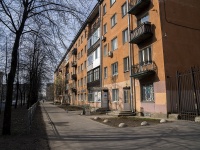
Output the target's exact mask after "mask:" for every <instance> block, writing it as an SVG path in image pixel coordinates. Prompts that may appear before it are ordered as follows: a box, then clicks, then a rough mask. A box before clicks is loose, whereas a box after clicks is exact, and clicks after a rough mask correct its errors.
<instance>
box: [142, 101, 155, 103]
mask: <svg viewBox="0 0 200 150" xmlns="http://www.w3.org/2000/svg"><path fill="white" fill-rule="evenodd" d="M141 103H155V101H141Z"/></svg>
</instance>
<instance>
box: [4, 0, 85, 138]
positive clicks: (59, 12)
mask: <svg viewBox="0 0 200 150" xmlns="http://www.w3.org/2000/svg"><path fill="white" fill-rule="evenodd" d="M76 6H77V5H73V3H71V2H70V1H68V0H46V1H44V0H20V1H19V0H1V1H0V27H2V28H6V30H8V31H10V32H11V33H13V35H14V41H13V43H10V44H12V45H13V46H12V56H11V65H10V71H9V73H8V80H7V94H6V104H5V113H4V121H3V130H2V134H3V135H9V134H11V132H10V127H11V104H12V93H13V82H14V79H15V74H16V69H17V64H18V59H17V53H18V49H19V45H20V40H21V37H22V36H23V35H24V34H27V33H30V32H32V33H37V31H36V30H35V27H37V26H38V25H43V26H46V27H51V29H52V34H54V37H55V38H56V37H58V36H56V35H59V37H62V35H63V32H61V29H63V28H62V27H64V26H66V25H68V21H70V20H71V19H74V18H76V19H77V20H78V22H79V23H82V18H84V16H83V14H84V12H82V11H81V9H78V8H77V7H76ZM82 10H84V9H82ZM56 42H57V41H56Z"/></svg>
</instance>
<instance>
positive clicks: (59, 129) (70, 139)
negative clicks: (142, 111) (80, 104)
mask: <svg viewBox="0 0 200 150" xmlns="http://www.w3.org/2000/svg"><path fill="white" fill-rule="evenodd" d="M42 107H43V109H42V112H43V117H44V121H45V123H46V131H47V134H48V139H49V144H50V148H51V150H110V149H111V150H112V149H113V150H129V149H130V150H133V149H134V150H160V149H162V150H190V149H192V150H199V149H200V123H195V122H191V121H175V122H173V123H167V124H159V125H154V126H145V127H135V128H134V127H126V128H114V127H110V126H107V125H104V124H101V123H98V122H95V121H92V120H91V119H90V117H88V116H80V115H78V113H77V112H68V113H66V112H65V111H64V110H62V109H60V108H58V107H56V106H54V105H51V104H50V103H48V102H45V103H44V104H42ZM91 117H93V116H91Z"/></svg>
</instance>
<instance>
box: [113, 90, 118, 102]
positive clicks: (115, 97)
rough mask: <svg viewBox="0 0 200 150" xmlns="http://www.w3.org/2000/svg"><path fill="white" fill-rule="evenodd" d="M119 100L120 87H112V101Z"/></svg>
mask: <svg viewBox="0 0 200 150" xmlns="http://www.w3.org/2000/svg"><path fill="white" fill-rule="evenodd" d="M118 100H119V90H118V89H112V101H114V102H115V101H118Z"/></svg>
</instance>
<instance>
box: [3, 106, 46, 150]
mask: <svg viewBox="0 0 200 150" xmlns="http://www.w3.org/2000/svg"><path fill="white" fill-rule="evenodd" d="M0 119H1V120H0V124H1V125H0V127H1V129H0V149H1V150H7V149H20V150H27V149H28V150H49V149H50V148H49V144H48V138H47V133H46V129H45V123H44V121H43V117H42V111H41V107H40V105H39V106H38V107H37V109H36V111H35V115H34V117H33V124H32V127H31V132H30V133H29V134H28V133H27V109H26V108H25V107H24V108H20V107H19V108H17V109H13V111H12V128H11V131H12V132H11V134H12V135H10V136H2V135H1V130H2V119H3V118H2V116H1V117H0Z"/></svg>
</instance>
